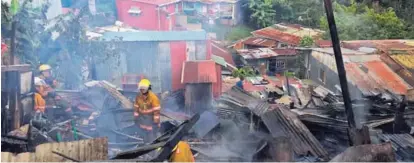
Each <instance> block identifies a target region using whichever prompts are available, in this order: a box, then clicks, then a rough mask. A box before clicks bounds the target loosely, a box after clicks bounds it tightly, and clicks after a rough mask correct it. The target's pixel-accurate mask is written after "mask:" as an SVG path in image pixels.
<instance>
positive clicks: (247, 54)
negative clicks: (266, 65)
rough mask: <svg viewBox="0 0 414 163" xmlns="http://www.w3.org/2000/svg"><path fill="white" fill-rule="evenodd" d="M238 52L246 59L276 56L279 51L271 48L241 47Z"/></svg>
mask: <svg viewBox="0 0 414 163" xmlns="http://www.w3.org/2000/svg"><path fill="white" fill-rule="evenodd" d="M237 53H238V54H239V55H241V56H242V57H243V58H244V59H260V58H270V57H276V56H277V53H276V52H274V51H273V50H272V49H270V48H257V49H240V50H237Z"/></svg>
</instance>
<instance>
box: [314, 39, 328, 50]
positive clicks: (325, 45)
mask: <svg viewBox="0 0 414 163" xmlns="http://www.w3.org/2000/svg"><path fill="white" fill-rule="evenodd" d="M315 44H316V46H317V47H320V48H328V47H332V41H331V40H316V42H315Z"/></svg>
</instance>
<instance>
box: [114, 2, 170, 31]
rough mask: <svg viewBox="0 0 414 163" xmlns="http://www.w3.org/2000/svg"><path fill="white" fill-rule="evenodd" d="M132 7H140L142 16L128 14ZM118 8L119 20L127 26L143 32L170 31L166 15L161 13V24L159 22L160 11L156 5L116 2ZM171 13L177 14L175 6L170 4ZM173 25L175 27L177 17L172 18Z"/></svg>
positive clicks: (168, 7) (168, 9) (168, 6)
mask: <svg viewBox="0 0 414 163" xmlns="http://www.w3.org/2000/svg"><path fill="white" fill-rule="evenodd" d="M131 6H136V7H139V8H140V10H141V11H142V12H141V15H139V16H131V15H130V14H129V13H128V10H129V9H130V8H131ZM116 7H117V10H118V19H119V21H121V22H124V23H125V24H127V25H129V26H132V27H135V28H138V29H142V30H160V29H159V28H160V27H161V30H169V21H168V19H167V16H166V13H165V12H161V11H160V13H161V14H160V23H161V26H159V24H158V23H159V21H158V10H157V6H156V5H152V4H146V3H142V2H136V1H133V0H116ZM166 8H167V11H168V12H169V13H173V12H175V4H170V5H167V6H166ZM171 19H172V20H171V25H172V26H174V25H175V15H172V16H171Z"/></svg>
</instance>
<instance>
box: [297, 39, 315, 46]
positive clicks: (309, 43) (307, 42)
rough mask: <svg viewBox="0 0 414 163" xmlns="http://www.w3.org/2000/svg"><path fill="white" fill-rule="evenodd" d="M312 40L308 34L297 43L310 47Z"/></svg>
mask: <svg viewBox="0 0 414 163" xmlns="http://www.w3.org/2000/svg"><path fill="white" fill-rule="evenodd" d="M313 43H314V41H313V38H312V37H310V36H304V37H303V38H302V39H301V40H300V43H299V45H300V46H301V47H311V46H312V45H313Z"/></svg>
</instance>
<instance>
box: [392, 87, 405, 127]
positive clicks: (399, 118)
mask: <svg viewBox="0 0 414 163" xmlns="http://www.w3.org/2000/svg"><path fill="white" fill-rule="evenodd" d="M406 106H407V98H406V96H404V95H403V99H402V101H401V103H400V105H399V106H398V108H397V110H396V112H395V118H394V125H393V133H394V134H400V133H401V131H402V130H403V128H404V127H405V122H404V111H405V107H406Z"/></svg>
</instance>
